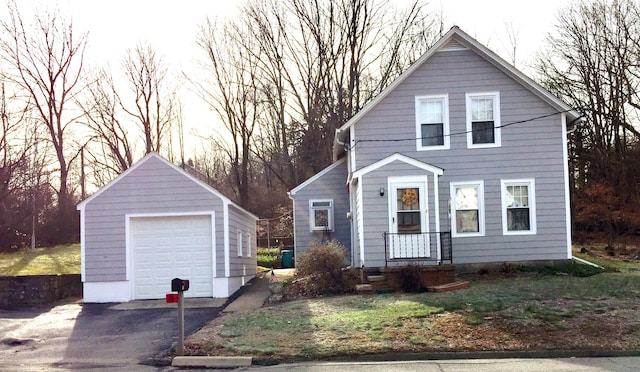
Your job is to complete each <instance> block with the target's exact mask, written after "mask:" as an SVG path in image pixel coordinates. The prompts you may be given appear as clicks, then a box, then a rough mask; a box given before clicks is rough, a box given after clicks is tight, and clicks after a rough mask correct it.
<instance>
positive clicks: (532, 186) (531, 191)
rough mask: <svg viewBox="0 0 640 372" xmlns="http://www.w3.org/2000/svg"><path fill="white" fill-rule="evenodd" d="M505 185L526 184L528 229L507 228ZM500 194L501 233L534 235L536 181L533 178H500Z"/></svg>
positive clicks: (535, 228)
mask: <svg viewBox="0 0 640 372" xmlns="http://www.w3.org/2000/svg"><path fill="white" fill-rule="evenodd" d="M507 186H527V191H528V196H527V197H528V200H529V230H513V231H510V230H509V229H508V227H509V226H508V224H507ZM500 194H501V197H502V233H503V234H504V235H535V234H536V233H537V227H536V181H535V179H534V178H525V179H516V180H500Z"/></svg>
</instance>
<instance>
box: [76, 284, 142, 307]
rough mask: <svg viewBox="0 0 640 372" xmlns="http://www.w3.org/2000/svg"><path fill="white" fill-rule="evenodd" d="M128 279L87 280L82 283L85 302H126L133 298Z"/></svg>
mask: <svg viewBox="0 0 640 372" xmlns="http://www.w3.org/2000/svg"><path fill="white" fill-rule="evenodd" d="M130 284H131V283H129V281H117V282H88V283H84V284H83V285H82V295H83V301H84V302H85V303H108V302H127V301H131V300H133V293H132V292H131V285H130Z"/></svg>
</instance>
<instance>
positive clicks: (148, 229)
mask: <svg viewBox="0 0 640 372" xmlns="http://www.w3.org/2000/svg"><path fill="white" fill-rule="evenodd" d="M125 218H126V223H125V225H126V226H125V231H126V266H127V275H126V277H127V280H128V281H129V283H130V290H131V299H153V298H164V295H165V294H166V293H169V292H170V288H169V283H170V280H171V279H172V278H175V277H180V278H184V279H189V280H190V281H191V286H190V289H189V291H187V292H185V297H213V294H214V292H215V290H214V288H213V285H214V280H213V278H214V277H215V275H216V273H215V267H216V254H215V241H216V240H215V213H214V212H213V211H210V212H188V213H148V214H127V215H126V216H125Z"/></svg>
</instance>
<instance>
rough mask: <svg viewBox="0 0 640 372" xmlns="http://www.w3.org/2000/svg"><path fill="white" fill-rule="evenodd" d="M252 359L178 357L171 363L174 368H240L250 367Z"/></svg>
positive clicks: (239, 357)
mask: <svg viewBox="0 0 640 372" xmlns="http://www.w3.org/2000/svg"><path fill="white" fill-rule="evenodd" d="M252 359H253V358H251V357H241V356H235V357H234V356H229V357H225V356H177V357H175V358H173V361H172V362H171V366H172V367H199V368H238V367H249V366H251V363H252Z"/></svg>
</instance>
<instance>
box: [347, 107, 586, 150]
mask: <svg viewBox="0 0 640 372" xmlns="http://www.w3.org/2000/svg"><path fill="white" fill-rule="evenodd" d="M570 111H574V110H573V109H568V110H563V111H556V112H554V113H551V114H546V115H540V116H536V117H532V118H528V119H524V120H517V121H512V122H509V123H506V124H501V125H499V126H497V127H495V128H506V127H509V126H512V125H516V124H523V123H529V122H532V121H536V120H541V119H545V118H548V117H550V116H555V115H558V114H564V113H567V112H570ZM482 130H483V129H476V130H465V131H460V132H453V133H449V134H443V135H441V136H428V137H427V136H425V137H417V138H416V137H412V138H377V139H364V140H362V139H361V140H358V139H357V140H355V142H354V143H353V145H352V146H351V147H347V149H348V150H350V149H353V148H355V146H357V145H358V143H364V142H404V141H417V140H421V139H430V138H440V137H453V136H461V135H467V134H469V133H473V132H477V131H482Z"/></svg>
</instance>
